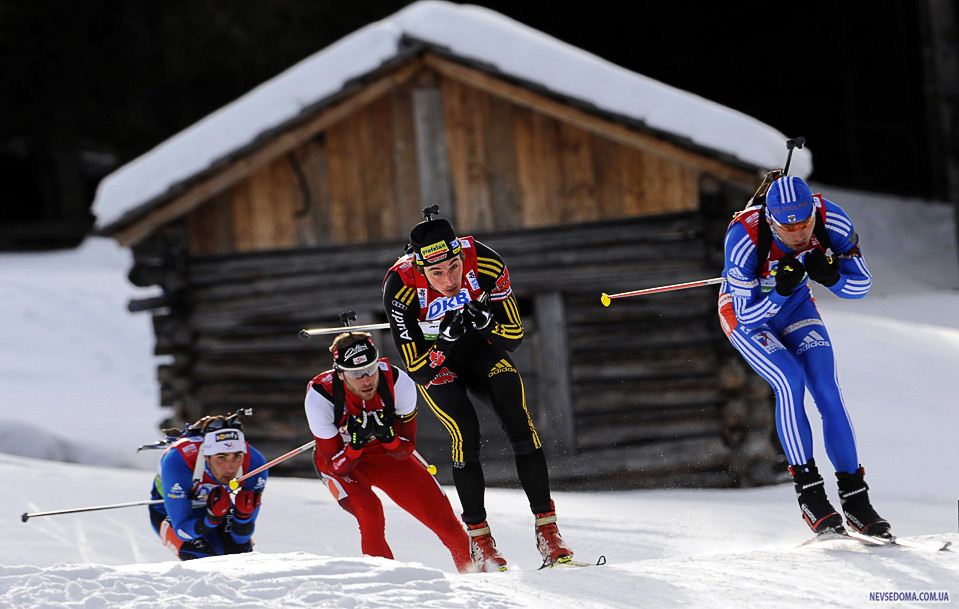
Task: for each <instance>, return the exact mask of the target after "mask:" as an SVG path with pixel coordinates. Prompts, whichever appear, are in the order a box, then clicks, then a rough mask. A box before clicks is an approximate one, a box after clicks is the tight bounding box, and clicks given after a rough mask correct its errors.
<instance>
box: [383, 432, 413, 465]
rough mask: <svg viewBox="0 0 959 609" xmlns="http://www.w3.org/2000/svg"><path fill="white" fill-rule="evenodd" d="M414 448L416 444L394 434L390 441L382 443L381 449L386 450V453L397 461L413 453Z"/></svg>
mask: <svg viewBox="0 0 959 609" xmlns="http://www.w3.org/2000/svg"><path fill="white" fill-rule="evenodd" d="M415 448H416V446H414V444H413V443H412V442H410V441H409V440H407V439H406V438H401V437H399V436H396V437H395V438H393V440H392V441H390V442H387V443H386V444H383V450H385V451H386V454H388V455H389V456H391V457H393V458H394V459H396V460H398V461H399V460H403V459H406V458H407V457H409V456H410V455H411V454H413V450H414V449H415Z"/></svg>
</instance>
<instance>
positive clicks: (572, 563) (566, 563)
mask: <svg viewBox="0 0 959 609" xmlns="http://www.w3.org/2000/svg"><path fill="white" fill-rule="evenodd" d="M605 564H606V556H603V555H600V557H599V558H598V559H596V562H582V561H579V560H573V559H572V558H566V559H563V558H560V559H559V560H557V561H556V562H554V563H547V562H543V564H542V565H541V566H540V567H539V569H537V570H538V571H542V570H543V569H555V568H557V567H599V566H602V565H605Z"/></svg>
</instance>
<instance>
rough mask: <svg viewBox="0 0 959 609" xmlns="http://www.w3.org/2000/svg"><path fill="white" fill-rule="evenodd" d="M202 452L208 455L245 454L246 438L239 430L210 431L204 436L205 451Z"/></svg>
mask: <svg viewBox="0 0 959 609" xmlns="http://www.w3.org/2000/svg"><path fill="white" fill-rule="evenodd" d="M201 452H202V453H203V454H204V455H206V456H210V455H218V454H220V453H245V452H246V438H244V437H243V432H242V431H240V430H239V429H233V428H226V429H217V430H215V431H209V432H207V433H206V435H205V436H203V449H202V450H201Z"/></svg>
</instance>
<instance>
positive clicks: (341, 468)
mask: <svg viewBox="0 0 959 609" xmlns="http://www.w3.org/2000/svg"><path fill="white" fill-rule="evenodd" d="M362 454H363V449H362V448H361V449H359V450H357V449H355V448H353V447H352V446H350V445H347V446H346V448H344V449H343V450H341V451H340V452H338V453H336V454H335V455H333V457H332V458H331V459H330V469H331V470H332V471H333V473H334V474H337V475H339V476H345V475H347V474H348V473H350V472H351V471H353V468H354V467H356V465H357V464H358V463H359V459H360V455H362Z"/></svg>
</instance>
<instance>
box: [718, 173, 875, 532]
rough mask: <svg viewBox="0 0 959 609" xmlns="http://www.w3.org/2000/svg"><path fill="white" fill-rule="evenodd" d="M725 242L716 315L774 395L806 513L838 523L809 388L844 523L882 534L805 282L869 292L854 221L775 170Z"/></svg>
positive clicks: (810, 520)
mask: <svg viewBox="0 0 959 609" xmlns="http://www.w3.org/2000/svg"><path fill="white" fill-rule="evenodd" d="M725 243H726V245H725V249H726V263H725V268H724V269H723V278H724V280H725V281H724V282H723V284H722V287H721V288H720V292H719V316H720V321H721V323H722V325H723V330H724V331H725V333H726V336H727V337H728V338H729V340H730V341H731V342H732V344H733V346H734V347H735V348H736V350H737V351H739V353H740V354H741V355H742V356H743V357H744V358H745V359H746V361H747V362H748V363H749V365H750V366H751V367H752V369H753V370H755V371H756V373H757V374H759V375H760V376H761V377H763V378H764V379H765V380H766V382H768V383H769V384H770V385H771V386H772V388H773V392H774V393H775V395H776V430H777V432H778V433H779V440H780V442H782V446H783V449H784V450H785V452H786V457H787V459H788V460H789V463H790V467H789V472H790V473H791V474H792V476H793V481H794V482H795V485H796V493H797V494H798V496H799V506H800V509H801V510H802V513H803V518H804V519H805V520H806V523H807V524H808V525H809V526H810V528H812V530H813V531H815V532H817V533H822V532H826V531H829V530H839V529H842V528H843V522H842V517H841V516H839V514H837V513H836V510H835V509H834V508H833V507H832V505H831V504H830V503H829V499H828V498H827V497H826V492H825V489H824V483H823V479H822V476H820V474H819V471H818V470H817V468H816V463H815V460H814V459H813V443H812V432H811V430H810V427H809V420H808V419H807V418H806V412H805V409H804V407H803V399H804V396H805V392H806V388H807V387H808V388H809V391H810V392H811V393H812V396H813V399H814V400H815V402H816V407H817V408H818V409H819V413H820V415H821V416H822V420H823V435H824V440H825V444H826V454H827V455H828V457H829V460H830V461H831V462H832V464H833V467H834V468H835V470H836V477H837V480H838V486H839V497H840V500H841V502H842V508H843V512H844V514H845V516H846V522H847V523H848V524H849V525H850V526H851V527H852V528H853V529H855V530H857V531H860V532H862V533H866V534H869V535H878V536H882V537H888V536H889V535H890V532H889V530H890V525H889V523H888V522H887V521H886V520H885V519H883V518H882V517H880V516H879V514H877V513H876V511H875V509H873V507H872V505H871V504H870V502H869V496H868V493H867V491H868V489H869V487H868V486H867V485H866V483H865V481H864V480H863V475H864V469H863V468H862V466H861V465H860V464H859V457H858V455H857V451H856V436H855V433H854V431H853V427H852V422H851V421H850V418H849V413H848V412H847V410H846V404H845V403H844V401H843V397H842V391H841V390H840V388H839V378H838V375H837V373H836V362H835V359H834V356H833V350H832V342H831V340H830V338H829V333H828V332H827V331H826V326H825V324H823V321H822V318H821V317H820V315H819V311H818V310H817V309H816V303H815V300H814V299H813V297H812V291H811V289H810V281H809V280H812V281H815V282H816V283H819V284H821V285H822V286H823V287H825V288H827V289H828V290H830V291H831V292H832V293H833V294H835V295H837V296H839V297H840V298H848V299H858V298H862V297H864V296H865V295H866V294H867V293H868V292H869V288H870V286H871V285H872V276H871V275H870V273H869V269H868V268H866V263H865V260H864V259H863V256H862V252H861V251H860V249H859V237H858V236H857V235H856V232H855V229H854V228H853V224H852V221H851V220H850V219H849V216H848V215H846V212H845V211H843V210H842V208H841V207H839V206H838V205H836V204H835V203H833V202H832V201H829V200H827V199H824V198H823V197H822V195H819V194H813V193H812V192H811V191H810V190H809V187H808V186H807V185H806V183H805V182H804V181H803V180H802V179H801V178H798V177H792V176H787V177H781V178H779V179H777V180H775V181H774V182H773V183H772V185H771V186H770V188H769V190H768V192H767V193H766V202H765V206H763V205H755V206H751V207H748V208H746V209H744V210H743V211H742V212H740V213H739V214H737V215H736V216H735V218H733V221H732V222H731V223H730V225H729V228H728V229H727V231H726V242H725ZM830 252H831V255H830Z"/></svg>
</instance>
